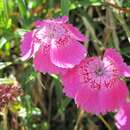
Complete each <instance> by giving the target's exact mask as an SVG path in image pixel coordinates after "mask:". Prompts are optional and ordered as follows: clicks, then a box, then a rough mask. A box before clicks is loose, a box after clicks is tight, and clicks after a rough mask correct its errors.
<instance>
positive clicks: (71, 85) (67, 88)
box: [61, 67, 81, 98]
mask: <svg viewBox="0 0 130 130" xmlns="http://www.w3.org/2000/svg"><path fill="white" fill-rule="evenodd" d="M61 80H62V83H63V86H64V87H63V92H64V93H65V95H66V96H68V97H70V98H74V97H75V94H76V93H77V91H78V90H79V88H80V86H81V85H80V82H79V76H78V75H77V68H76V67H75V68H73V69H70V70H68V72H66V74H65V75H63V76H61Z"/></svg>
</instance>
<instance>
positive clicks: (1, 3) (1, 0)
mask: <svg viewBox="0 0 130 130" xmlns="http://www.w3.org/2000/svg"><path fill="white" fill-rule="evenodd" d="M3 10H4V2H3V0H0V11H3Z"/></svg>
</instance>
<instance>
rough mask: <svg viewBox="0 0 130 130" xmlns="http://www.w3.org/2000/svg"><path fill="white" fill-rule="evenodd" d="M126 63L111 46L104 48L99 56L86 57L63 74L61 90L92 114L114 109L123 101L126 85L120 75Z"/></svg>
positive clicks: (129, 71)
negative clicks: (103, 51) (62, 87)
mask: <svg viewBox="0 0 130 130" xmlns="http://www.w3.org/2000/svg"><path fill="white" fill-rule="evenodd" d="M124 76H126V77H128V76H130V67H128V66H127V65H126V64H125V63H124V62H123V59H122V57H121V55H120V54H119V53H118V52H117V51H116V50H115V49H111V48H109V49H106V51H105V53H104V56H103V58H101V57H88V58H86V59H84V60H82V61H81V63H80V64H79V65H76V66H75V67H74V68H72V69H70V70H68V72H67V73H66V74H65V75H63V76H62V77H61V78H62V81H63V85H64V92H65V94H66V95H67V96H69V97H70V98H73V99H74V100H75V102H76V104H77V106H79V107H80V108H82V109H83V110H85V111H87V112H91V113H94V114H100V113H102V114H105V113H106V112H110V111H114V110H115V109H116V108H118V107H119V106H120V105H121V104H123V103H124V102H125V101H126V98H127V96H128V89H127V86H126V84H125V82H124V81H123V79H122V77H124Z"/></svg>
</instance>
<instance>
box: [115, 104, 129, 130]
mask: <svg viewBox="0 0 130 130" xmlns="http://www.w3.org/2000/svg"><path fill="white" fill-rule="evenodd" d="M115 120H116V123H115V124H116V126H117V128H118V130H130V102H129V103H125V104H124V105H123V106H122V107H121V108H120V110H119V111H118V113H117V114H116V115H115Z"/></svg>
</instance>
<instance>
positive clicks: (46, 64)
mask: <svg viewBox="0 0 130 130" xmlns="http://www.w3.org/2000/svg"><path fill="white" fill-rule="evenodd" d="M33 63H34V68H35V69H36V70H37V71H39V72H43V73H55V74H59V73H64V72H65V69H62V68H59V67H57V66H55V65H54V64H52V62H51V61H50V55H49V52H45V49H44V47H41V48H40V49H39V50H38V52H37V53H36V55H35V57H34V61H33Z"/></svg>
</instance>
